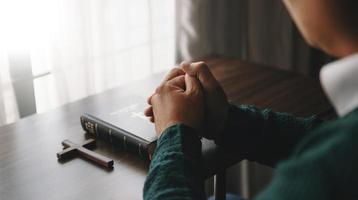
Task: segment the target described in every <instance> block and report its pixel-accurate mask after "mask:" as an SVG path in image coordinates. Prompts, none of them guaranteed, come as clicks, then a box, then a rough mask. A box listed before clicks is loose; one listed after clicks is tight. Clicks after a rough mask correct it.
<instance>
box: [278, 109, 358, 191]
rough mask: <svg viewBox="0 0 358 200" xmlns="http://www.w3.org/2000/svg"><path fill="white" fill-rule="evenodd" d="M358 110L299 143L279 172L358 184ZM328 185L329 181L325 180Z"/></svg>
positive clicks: (320, 127) (314, 131) (324, 125)
mask: <svg viewBox="0 0 358 200" xmlns="http://www.w3.org/2000/svg"><path fill="white" fill-rule="evenodd" d="M355 169H358V110H356V111H354V112H352V113H350V114H349V115H347V116H346V117H344V118H340V119H338V120H335V121H332V122H326V123H324V124H322V125H321V126H319V127H318V128H317V129H316V130H313V131H312V132H311V133H310V134H309V135H308V136H307V137H306V138H304V139H303V141H302V142H301V143H300V144H299V145H298V146H297V148H296V150H295V152H294V153H293V154H292V155H291V157H290V158H289V159H288V160H286V161H284V162H282V163H280V165H279V166H278V167H277V171H281V172H284V173H286V172H289V173H290V172H292V171H296V172H299V173H300V174H301V173H302V175H304V174H305V173H308V174H311V175H312V176H314V177H315V178H317V179H320V180H321V181H322V182H325V181H328V183H330V184H343V185H344V183H347V184H348V182H352V181H353V182H354V183H356V184H358V171H357V170H355ZM325 184H326V183H325Z"/></svg>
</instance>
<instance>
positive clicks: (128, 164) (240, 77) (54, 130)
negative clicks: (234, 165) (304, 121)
mask: <svg viewBox="0 0 358 200" xmlns="http://www.w3.org/2000/svg"><path fill="white" fill-rule="evenodd" d="M206 60H207V62H208V63H209V64H210V65H211V69H212V71H213V73H214V75H215V77H217V79H218V80H219V81H220V83H221V84H222V86H223V87H224V90H225V91H226V93H227V95H228V97H229V98H230V99H231V100H232V101H235V102H239V103H247V104H255V105H257V106H258V107H261V108H263V107H270V108H272V109H274V110H277V111H284V112H292V113H294V114H297V115H300V116H307V115H311V114H320V115H322V116H325V117H327V116H328V117H329V116H330V117H332V116H333V115H331V113H332V110H331V107H330V106H329V104H328V102H327V100H326V98H325V97H324V96H323V94H322V91H321V89H320V86H319V83H318V82H317V81H314V80H312V79H310V78H305V77H301V76H297V75H295V74H291V73H288V72H284V71H280V70H275V69H272V68H269V67H265V66H261V65H256V64H250V63H246V62H242V61H238V60H234V59H227V58H210V59H206ZM163 75H164V74H163V73H160V74H155V75H153V76H150V77H148V78H146V79H144V80H141V81H137V82H134V83H131V84H128V85H125V86H122V87H119V88H115V89H112V90H108V91H106V92H104V93H101V94H99V95H93V96H90V97H87V98H85V99H82V100H79V101H76V102H73V103H70V104H67V105H65V106H62V107H59V108H57V109H54V110H52V111H50V112H48V113H44V114H37V115H32V116H30V117H26V118H24V119H22V120H20V121H18V122H16V123H14V124H10V125H6V126H3V127H1V128H0V199H1V200H8V199H37V200H40V199H53V200H55V199H61V200H62V199H141V198H142V188H143V183H144V180H145V176H146V174H147V170H148V163H145V162H144V161H142V160H140V159H139V158H138V157H136V156H133V155H130V154H128V153H125V152H123V151H120V150H118V149H114V148H111V147H110V146H109V145H106V144H103V143H101V142H98V144H97V149H95V151H96V152H97V153H100V154H102V155H104V156H106V157H109V158H112V159H113V160H114V170H112V171H108V170H105V169H103V168H101V167H98V166H96V165H93V164H92V163H90V162H88V161H86V160H84V159H81V158H74V159H72V160H70V161H67V162H65V163H61V162H58V161H57V157H56V153H57V152H59V151H60V150H61V148H62V146H61V141H63V140H64V139H69V140H71V141H73V142H75V143H82V142H83V141H85V139H86V137H85V134H84V133H83V131H82V128H81V125H80V121H79V118H80V115H81V114H82V113H84V112H87V111H93V110H97V109H101V104H105V103H106V102H108V101H109V99H111V98H113V97H114V95H116V98H118V95H119V96H121V95H122V96H126V95H128V94H130V93H134V94H138V95H141V96H144V97H146V96H148V95H149V94H151V92H152V91H154V88H155V87H156V86H157V84H158V83H159V82H160V81H161V79H162V77H163ZM208 167H209V168H210V166H208Z"/></svg>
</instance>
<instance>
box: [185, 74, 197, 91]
mask: <svg viewBox="0 0 358 200" xmlns="http://www.w3.org/2000/svg"><path fill="white" fill-rule="evenodd" d="M185 85H186V90H185V92H186V93H192V92H196V91H199V90H200V89H201V88H200V87H201V85H200V82H199V80H198V79H197V78H195V77H192V76H190V75H189V74H185Z"/></svg>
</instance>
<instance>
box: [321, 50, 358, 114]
mask: <svg viewBox="0 0 358 200" xmlns="http://www.w3.org/2000/svg"><path fill="white" fill-rule="evenodd" d="M320 79H321V84H322V87H323V90H324V91H325V93H326V95H327V96H328V98H329V100H330V101H331V103H332V104H333V107H334V108H335V110H336V111H337V114H338V115H339V116H340V117H342V116H344V115H346V114H348V113H350V112H351V111H353V110H354V109H355V108H357V107H358V53H357V54H354V55H351V56H348V57H346V58H343V59H341V60H338V61H335V62H332V63H329V64H327V65H326V66H324V67H323V68H322V70H321V72H320Z"/></svg>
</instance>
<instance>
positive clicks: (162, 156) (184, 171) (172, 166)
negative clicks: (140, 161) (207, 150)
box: [143, 124, 205, 200]
mask: <svg viewBox="0 0 358 200" xmlns="http://www.w3.org/2000/svg"><path fill="white" fill-rule="evenodd" d="M201 170H202V159H201V141H200V139H199V138H198V136H197V134H196V133H195V131H194V130H193V129H192V128H190V127H187V126H185V125H183V124H177V125H174V126H171V127H169V128H167V129H166V130H165V131H164V132H163V133H162V136H161V137H160V138H159V140H158V141H157V148H156V150H155V152H154V155H153V160H152V162H151V165H150V168H149V173H148V176H147V179H146V182H145V184H144V191H143V199H146V200H147V199H148V200H149V199H155V200H160V199H165V200H171V199H183V200H185V199H188V200H189V199H205V193H204V179H203V177H202V174H201Z"/></svg>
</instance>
